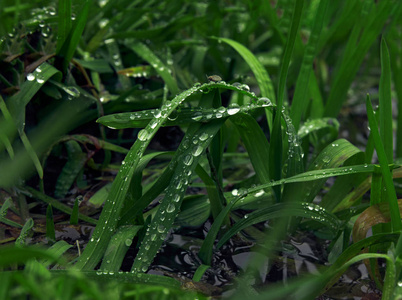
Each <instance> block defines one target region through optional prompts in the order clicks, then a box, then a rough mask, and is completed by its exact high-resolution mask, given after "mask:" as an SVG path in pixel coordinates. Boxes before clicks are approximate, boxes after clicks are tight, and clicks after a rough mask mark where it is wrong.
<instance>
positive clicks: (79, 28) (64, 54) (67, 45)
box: [56, 0, 92, 73]
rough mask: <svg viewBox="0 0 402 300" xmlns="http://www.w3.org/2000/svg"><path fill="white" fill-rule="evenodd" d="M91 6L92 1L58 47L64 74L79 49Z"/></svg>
mask: <svg viewBox="0 0 402 300" xmlns="http://www.w3.org/2000/svg"><path fill="white" fill-rule="evenodd" d="M91 4H92V3H91V1H88V0H86V1H85V3H84V4H83V5H82V7H81V9H80V10H79V13H78V15H77V18H76V19H75V21H74V23H73V24H72V27H71V29H70V31H69V33H68V36H67V37H65V38H64V41H63V44H62V46H60V47H59V46H57V49H58V51H57V52H56V55H57V56H58V57H60V58H61V60H62V70H63V73H65V71H66V70H67V67H68V64H69V63H70V61H71V59H72V58H73V55H74V52H75V50H76V49H77V46H78V43H79V42H80V40H81V36H82V33H83V31H84V28H85V25H86V23H87V18H88V13H89V8H90V5H91ZM65 25H67V24H65ZM65 29H67V28H63V30H65ZM65 33H66V32H63V34H65Z"/></svg>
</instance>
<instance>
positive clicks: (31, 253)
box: [0, 247, 57, 267]
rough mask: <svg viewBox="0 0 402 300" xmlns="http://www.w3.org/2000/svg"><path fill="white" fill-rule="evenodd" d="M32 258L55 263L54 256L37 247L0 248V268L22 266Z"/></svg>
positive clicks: (55, 258)
mask: <svg viewBox="0 0 402 300" xmlns="http://www.w3.org/2000/svg"><path fill="white" fill-rule="evenodd" d="M33 258H42V259H47V260H49V261H51V262H55V261H57V257H56V256H55V255H54V254H51V253H49V252H48V251H47V250H46V249H42V248H38V247H1V248H0V266H2V267H5V266H12V265H13V264H18V265H20V264H23V263H26V262H27V261H29V260H31V259H33Z"/></svg>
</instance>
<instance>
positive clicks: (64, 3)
mask: <svg viewBox="0 0 402 300" xmlns="http://www.w3.org/2000/svg"><path fill="white" fill-rule="evenodd" d="M70 29H71V0H60V1H59V10H58V26H57V48H56V53H58V52H59V51H60V49H61V46H62V45H63V44H64V41H65V40H66V38H67V36H68V34H69V33H70Z"/></svg>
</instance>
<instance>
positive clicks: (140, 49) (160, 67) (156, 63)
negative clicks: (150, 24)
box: [125, 40, 179, 95]
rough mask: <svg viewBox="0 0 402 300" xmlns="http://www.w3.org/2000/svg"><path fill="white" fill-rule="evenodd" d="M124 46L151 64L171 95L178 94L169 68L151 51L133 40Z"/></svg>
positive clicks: (127, 41)
mask: <svg viewBox="0 0 402 300" xmlns="http://www.w3.org/2000/svg"><path fill="white" fill-rule="evenodd" d="M125 44H126V45H127V47H129V48H130V49H132V50H133V51H134V52H135V53H136V54H137V55H138V56H139V57H141V58H142V59H144V60H145V61H146V62H148V63H149V64H151V66H152V67H153V68H154V69H155V71H156V72H157V73H158V74H159V75H160V76H161V77H162V79H163V80H164V81H165V83H166V85H167V86H168V88H169V91H170V92H171V93H172V95H176V94H178V93H179V88H178V87H177V83H176V80H175V79H174V78H173V76H172V75H171V74H170V72H169V71H170V70H169V68H168V67H167V66H166V65H165V64H164V63H163V62H162V61H161V60H160V59H159V58H158V57H157V56H156V55H155V54H154V53H153V52H152V51H151V49H149V48H148V47H147V46H146V45H144V44H143V43H141V42H139V41H135V40H126V41H125Z"/></svg>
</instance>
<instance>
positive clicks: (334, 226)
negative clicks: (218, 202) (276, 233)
mask: <svg viewBox="0 0 402 300" xmlns="http://www.w3.org/2000/svg"><path fill="white" fill-rule="evenodd" d="M284 216H290V217H293V216H294V217H303V218H310V219H312V220H316V221H317V222H319V223H320V224H322V225H323V226H325V227H328V228H329V229H330V230H331V231H332V233H333V234H334V235H335V234H336V233H337V231H338V230H339V225H340V222H339V220H338V219H337V218H336V217H335V216H334V215H332V214H331V213H328V212H327V211H326V210H325V209H323V208H322V207H321V206H319V205H315V204H311V203H277V204H274V205H272V206H271V207H267V208H264V209H261V210H256V211H254V212H251V213H249V214H246V215H245V216H244V217H243V219H241V220H240V221H238V222H236V223H235V225H234V226H232V227H231V228H230V229H229V230H228V231H227V232H225V234H224V235H223V236H222V238H221V239H220V240H219V242H218V244H217V245H216V248H217V249H219V248H220V247H222V246H223V245H224V244H225V243H226V242H227V241H228V240H229V239H230V238H231V237H232V236H233V235H235V234H236V233H237V232H239V231H241V230H243V229H245V228H247V227H249V226H252V225H254V224H257V223H260V222H264V221H267V220H269V219H272V218H281V217H284Z"/></svg>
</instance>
